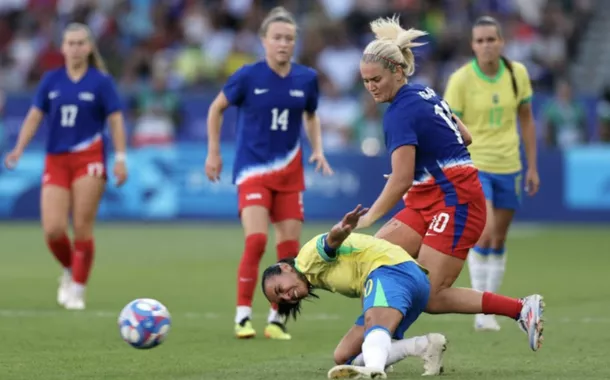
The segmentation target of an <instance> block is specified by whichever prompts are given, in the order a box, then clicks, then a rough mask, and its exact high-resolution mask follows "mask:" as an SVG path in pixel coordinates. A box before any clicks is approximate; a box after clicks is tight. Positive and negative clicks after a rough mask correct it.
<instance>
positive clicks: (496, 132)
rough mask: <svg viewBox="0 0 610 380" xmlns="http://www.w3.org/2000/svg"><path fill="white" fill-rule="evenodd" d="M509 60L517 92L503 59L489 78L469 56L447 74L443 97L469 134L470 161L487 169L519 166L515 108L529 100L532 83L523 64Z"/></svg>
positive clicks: (499, 171)
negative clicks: (469, 59) (465, 62)
mask: <svg viewBox="0 0 610 380" xmlns="http://www.w3.org/2000/svg"><path fill="white" fill-rule="evenodd" d="M511 63H512V69H513V75H514V77H515V81H516V84H517V94H515V92H514V89H513V85H512V80H511V74H510V72H509V70H508V68H507V67H506V65H505V64H504V62H503V61H500V68H499V70H498V73H497V74H496V76H495V77H493V78H490V77H488V76H486V75H485V74H484V73H483V72H482V71H481V68H480V67H479V65H478V64H477V61H476V60H472V62H470V63H469V64H466V65H464V66H462V67H461V68H459V69H458V70H457V71H456V72H454V73H453V74H452V75H451V77H450V78H449V82H448V83H447V88H446V90H445V96H444V99H445V100H446V101H447V103H449V106H450V107H451V109H452V110H453V112H455V114H456V115H458V116H459V117H460V118H461V119H462V121H463V122H464V124H465V125H466V127H467V128H468V130H469V131H470V133H471V134H472V140H473V141H472V144H471V145H470V146H469V147H468V151H469V152H470V155H471V157H472V160H473V162H474V164H475V165H476V166H477V168H479V169H480V170H482V171H485V172H489V173H496V174H507V173H515V172H518V171H520V170H521V158H520V154H519V133H518V131H517V111H518V108H519V106H520V105H521V104H524V103H527V102H530V101H531V98H532V85H531V83H530V78H529V75H528V73H527V69H526V68H525V66H523V64H521V63H519V62H515V61H511Z"/></svg>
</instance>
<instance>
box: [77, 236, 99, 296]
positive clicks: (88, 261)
mask: <svg viewBox="0 0 610 380" xmlns="http://www.w3.org/2000/svg"><path fill="white" fill-rule="evenodd" d="M93 253H94V246H93V239H91V240H76V241H74V254H73V255H72V280H74V282H76V283H77V284H81V285H86V284H87V280H88V279H89V273H91V266H92V265H93Z"/></svg>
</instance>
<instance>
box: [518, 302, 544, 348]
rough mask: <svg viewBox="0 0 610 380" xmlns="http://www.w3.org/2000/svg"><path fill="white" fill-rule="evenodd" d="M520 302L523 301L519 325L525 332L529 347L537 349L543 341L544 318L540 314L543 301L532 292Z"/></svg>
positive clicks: (542, 308)
mask: <svg viewBox="0 0 610 380" xmlns="http://www.w3.org/2000/svg"><path fill="white" fill-rule="evenodd" d="M521 302H523V308H522V309H521V316H520V317H519V321H518V324H519V327H520V328H521V330H523V331H524V332H525V333H526V334H527V337H528V338H529V344H530V348H531V349H532V350H534V351H538V349H540V346H542V341H543V336H542V331H543V330H544V320H543V318H542V314H543V312H544V301H543V300H542V296H541V295H539V294H533V295H531V296H527V297H525V298H523V299H522V300H521Z"/></svg>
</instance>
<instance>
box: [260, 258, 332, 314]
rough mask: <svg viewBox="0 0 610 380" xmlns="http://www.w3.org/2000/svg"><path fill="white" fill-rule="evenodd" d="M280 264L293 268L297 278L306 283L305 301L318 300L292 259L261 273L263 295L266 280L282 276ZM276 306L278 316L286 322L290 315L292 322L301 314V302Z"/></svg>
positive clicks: (282, 261) (279, 262) (281, 303)
mask: <svg viewBox="0 0 610 380" xmlns="http://www.w3.org/2000/svg"><path fill="white" fill-rule="evenodd" d="M281 263H284V264H288V265H290V266H291V267H292V268H294V269H295V271H296V272H297V273H298V274H299V276H300V277H301V278H302V279H303V280H304V281H305V282H306V283H307V287H308V294H307V297H305V299H307V298H320V297H318V295H317V294H315V293H314V292H313V286H311V284H310V283H309V281H307V279H306V278H305V276H303V275H302V274H301V273H299V271H298V270H297V269H296V268H295V265H294V258H288V259H282V260H280V261H278V262H277V263H276V264H273V265H272V266H270V267H269V268H267V269H265V271H264V272H263V278H262V280H261V287H262V289H263V294H265V283H266V282H267V280H268V279H270V278H271V277H273V276H278V275H280V274H282V268H281V267H280V265H279V264H281ZM265 297H267V295H266V294H265ZM277 306H278V309H277V312H278V314H279V315H281V316H282V317H285V318H286V320H288V317H290V316H291V315H292V318H293V319H294V320H296V319H297V315H298V314H300V313H301V301H297V302H295V303H290V302H279V303H278V304H277Z"/></svg>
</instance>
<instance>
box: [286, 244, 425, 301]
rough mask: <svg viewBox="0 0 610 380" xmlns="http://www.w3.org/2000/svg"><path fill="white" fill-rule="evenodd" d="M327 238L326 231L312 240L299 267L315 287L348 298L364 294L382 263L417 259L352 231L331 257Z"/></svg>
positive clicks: (304, 248) (297, 266)
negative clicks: (326, 243) (325, 248)
mask: <svg viewBox="0 0 610 380" xmlns="http://www.w3.org/2000/svg"><path fill="white" fill-rule="evenodd" d="M325 238H326V234H322V235H318V236H316V237H314V238H313V239H311V240H310V241H308V242H307V243H306V244H305V245H304V246H303V247H302V248H301V250H300V251H299V254H298V256H297V258H296V260H295V267H296V269H297V270H298V271H299V272H300V273H302V274H303V275H304V276H305V277H306V278H307V280H308V281H309V283H310V284H311V285H312V286H313V287H315V288H321V289H325V290H328V291H331V292H336V293H339V294H342V295H344V296H347V297H352V298H357V297H361V295H362V292H363V291H364V285H365V282H366V279H367V277H368V275H369V274H370V273H371V272H372V271H373V270H375V269H377V268H379V267H380V266H392V265H397V264H400V263H404V262H407V261H413V262H415V260H414V259H413V257H411V255H409V254H408V253H407V252H406V251H405V250H404V249H402V248H401V247H399V246H397V245H394V244H392V243H390V242H388V241H385V240H382V239H379V238H376V237H373V236H370V235H364V234H358V233H352V234H350V235H349V236H348V237H347V239H346V240H345V241H344V242H343V244H341V247H339V249H338V250H337V251H336V254H335V256H334V257H329V256H328V255H327V254H326V252H325V251H324V239H325ZM424 271H425V270H424Z"/></svg>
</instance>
